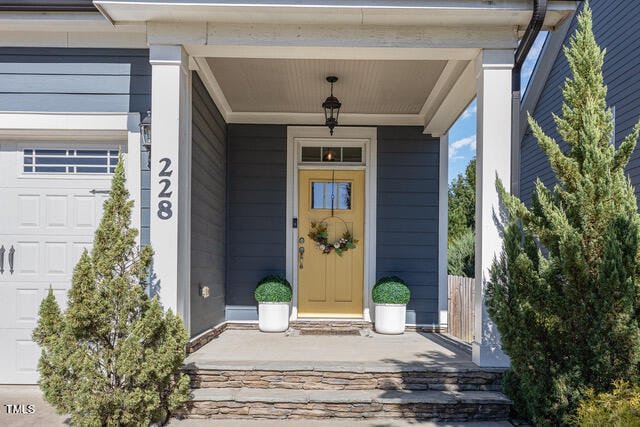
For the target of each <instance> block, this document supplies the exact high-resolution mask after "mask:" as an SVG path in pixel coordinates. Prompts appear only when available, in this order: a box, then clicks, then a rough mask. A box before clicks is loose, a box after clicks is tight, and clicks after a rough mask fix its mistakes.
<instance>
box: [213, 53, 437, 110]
mask: <svg viewBox="0 0 640 427" xmlns="http://www.w3.org/2000/svg"><path fill="white" fill-rule="evenodd" d="M207 62H208V65H209V66H210V67H211V70H212V72H213V75H214V76H215V78H216V80H217V82H218V84H219V85H220V88H221V90H222V92H223V94H224V97H225V98H226V100H227V102H228V104H229V106H230V108H231V110H232V111H233V112H236V113H248V112H255V113H275V112H286V113H316V114H319V113H321V112H322V107H321V104H322V102H323V101H324V99H325V98H326V97H327V95H328V94H329V84H328V83H327V81H326V80H325V77H327V76H330V75H335V76H338V78H339V80H338V82H337V83H336V84H335V86H334V94H335V95H336V96H337V97H338V98H339V99H340V101H341V102H342V109H341V114H347V115H348V114H394V115H395V114H412V115H417V114H420V111H421V110H422V108H423V107H424V105H425V102H426V100H427V98H428V97H429V94H431V92H432V91H433V88H434V86H435V85H436V83H437V82H438V79H439V78H440V76H441V75H442V71H443V70H444V68H445V66H446V64H447V61H373V60H320V59H255V58H209V59H208V60H207Z"/></svg>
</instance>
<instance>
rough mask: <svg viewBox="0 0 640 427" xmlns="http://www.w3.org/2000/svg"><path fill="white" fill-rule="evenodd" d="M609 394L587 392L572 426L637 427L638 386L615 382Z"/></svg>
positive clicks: (639, 419)
mask: <svg viewBox="0 0 640 427" xmlns="http://www.w3.org/2000/svg"><path fill="white" fill-rule="evenodd" d="M613 385H614V388H613V391H612V392H611V393H599V394H596V393H594V391H593V389H590V390H588V391H587V394H586V397H585V399H584V400H582V401H581V402H580V405H579V406H578V411H577V414H576V416H575V418H574V419H573V422H572V424H573V425H576V426H580V427H603V426H607V427H639V426H640V386H638V385H637V384H636V385H631V384H629V383H628V382H626V381H615V382H614V384H613Z"/></svg>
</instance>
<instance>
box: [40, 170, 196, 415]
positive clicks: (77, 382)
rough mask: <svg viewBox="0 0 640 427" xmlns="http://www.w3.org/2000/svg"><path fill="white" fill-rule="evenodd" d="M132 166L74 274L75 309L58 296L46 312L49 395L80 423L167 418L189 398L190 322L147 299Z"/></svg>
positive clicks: (43, 343) (43, 384)
mask: <svg viewBox="0 0 640 427" xmlns="http://www.w3.org/2000/svg"><path fill="white" fill-rule="evenodd" d="M128 199H129V193H128V191H127V189H126V187H125V177H124V167H123V164H122V161H119V162H118V166H117V167H116V169H115V174H114V176H113V182H112V185H111V192H110V197H109V199H108V200H107V201H106V202H105V203H104V215H103V218H102V221H101V222H100V226H99V227H98V229H97V231H96V233H95V240H94V245H93V250H92V252H91V254H89V253H88V252H87V251H86V250H85V251H84V253H83V254H82V257H81V258H80V261H79V262H78V264H77V265H76V268H75V270H74V272H73V279H72V284H71V289H70V290H69V300H68V308H67V310H66V311H65V312H61V311H60V308H59V306H58V303H57V302H56V299H55V297H54V296H53V292H52V291H51V290H49V294H48V296H47V297H46V298H45V300H44V301H43V302H42V304H41V306H40V313H39V315H40V316H39V317H40V318H39V320H38V325H37V327H36V328H35V330H34V331H33V339H34V341H35V342H36V343H38V344H39V345H40V347H41V348H42V355H41V357H40V361H39V363H38V367H39V370H40V381H39V385H40V388H41V389H42V391H43V393H44V397H45V399H46V400H47V402H49V403H50V404H51V405H53V406H54V407H55V408H56V409H57V411H58V412H59V413H66V414H70V415H71V424H73V425H79V426H142V425H149V424H150V423H152V422H162V421H163V420H165V419H166V418H167V417H168V415H170V414H171V412H172V411H174V410H176V409H178V408H180V407H181V406H183V404H184V403H185V402H186V401H187V400H188V396H189V377H188V376H187V375H185V374H184V373H183V372H182V371H181V367H182V364H183V362H184V357H185V346H186V344H187V341H188V336H187V333H186V330H185V328H184V325H183V323H182V320H181V319H180V318H179V317H178V316H176V315H174V314H172V313H171V311H170V310H169V311H168V312H167V313H163V310H162V307H161V306H160V304H159V302H158V300H157V299H156V298H153V299H150V298H149V297H148V296H147V295H146V293H145V288H146V286H147V278H148V271H149V270H148V269H149V264H150V262H151V256H152V255H153V252H152V250H151V247H150V246H145V247H143V248H142V249H140V250H138V248H137V244H136V236H137V234H138V231H137V230H136V229H134V228H131V209H132V207H133V202H132V201H130V200H128Z"/></svg>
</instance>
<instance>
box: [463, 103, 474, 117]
mask: <svg viewBox="0 0 640 427" xmlns="http://www.w3.org/2000/svg"><path fill="white" fill-rule="evenodd" d="M477 112H478V105H477V104H476V103H473V104H472V105H470V106H469V108H467V109H466V110H464V113H462V116H461V117H460V119H461V120H466V119H468V118H469V117H472V116H473V115H474V114H476V113H477Z"/></svg>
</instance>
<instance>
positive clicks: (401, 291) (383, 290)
mask: <svg viewBox="0 0 640 427" xmlns="http://www.w3.org/2000/svg"><path fill="white" fill-rule="evenodd" d="M371 296H372V297H373V302H374V303H376V304H406V303H408V302H409V298H410V297H411V292H410V291H409V287H408V286H407V284H406V283H405V281H404V280H402V279H401V278H399V277H397V276H387V277H383V278H381V279H379V280H378V281H377V282H376V284H375V286H374V287H373V291H372V292H371Z"/></svg>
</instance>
